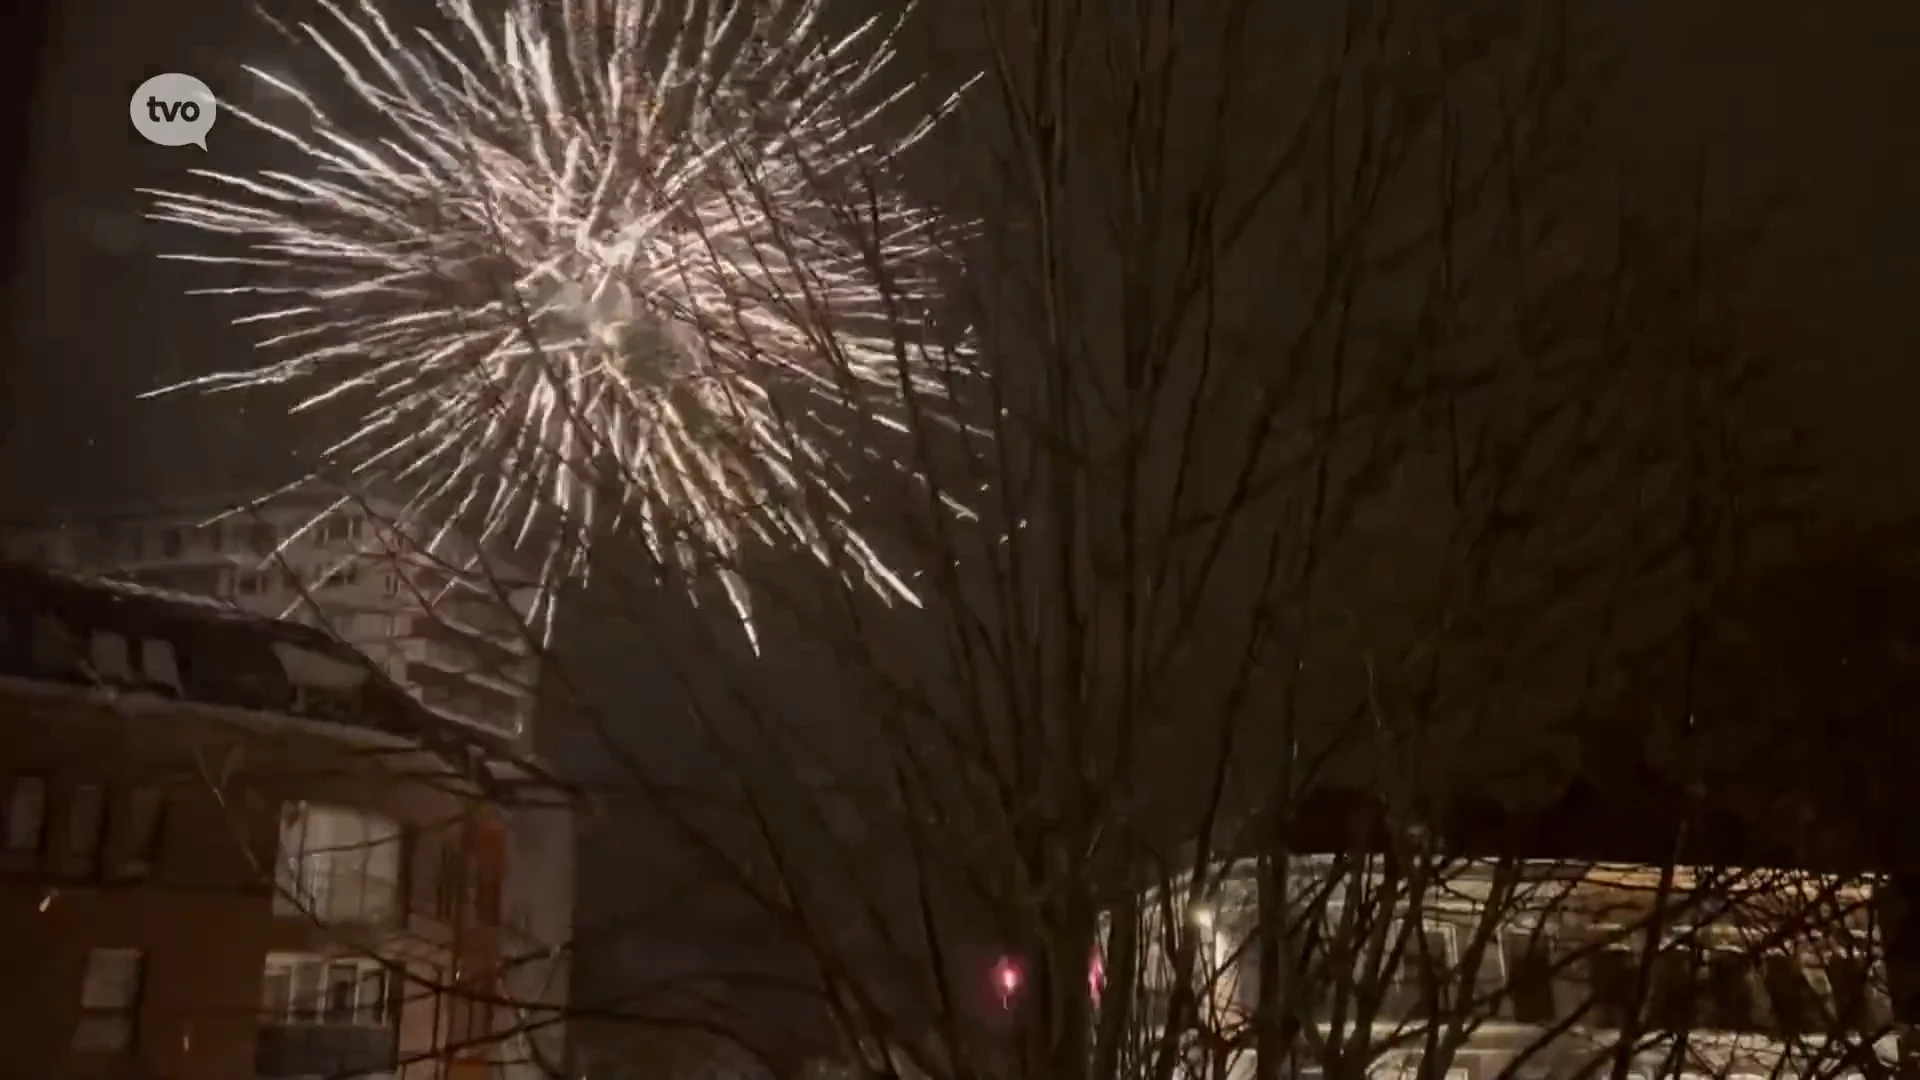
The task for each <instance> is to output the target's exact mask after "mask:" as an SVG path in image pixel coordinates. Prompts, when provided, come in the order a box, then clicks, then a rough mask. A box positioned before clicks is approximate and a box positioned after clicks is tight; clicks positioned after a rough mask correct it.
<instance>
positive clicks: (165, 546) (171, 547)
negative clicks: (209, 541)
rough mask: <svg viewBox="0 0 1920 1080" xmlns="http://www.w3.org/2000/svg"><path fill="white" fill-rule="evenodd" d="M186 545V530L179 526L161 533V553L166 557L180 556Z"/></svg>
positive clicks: (175, 557) (174, 557)
mask: <svg viewBox="0 0 1920 1080" xmlns="http://www.w3.org/2000/svg"><path fill="white" fill-rule="evenodd" d="M186 546H187V536H186V531H185V530H184V529H181V528H179V527H178V526H175V527H173V528H170V529H167V530H166V531H164V532H162V533H161V534H160V554H161V555H163V556H165V557H166V558H169V559H177V558H179V557H180V552H181V551H183V550H185V549H186Z"/></svg>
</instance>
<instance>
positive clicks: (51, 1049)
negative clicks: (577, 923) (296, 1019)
mask: <svg viewBox="0 0 1920 1080" xmlns="http://www.w3.org/2000/svg"><path fill="white" fill-rule="evenodd" d="M0 715H4V716H5V719H6V730H7V732H8V738H7V740H6V741H5V743H4V744H0V782H4V783H6V784H7V785H8V791H9V792H10V791H11V789H12V783H13V782H14V781H16V780H18V779H20V778H33V779H36V780H39V781H42V782H44V783H45V784H46V786H47V789H48V791H49V793H50V799H49V804H48V805H49V813H48V815H47V821H48V824H49V826H50V829H49V833H50V836H51V838H52V839H53V840H55V841H58V840H59V839H60V836H59V830H60V827H61V821H62V817H61V808H62V806H63V803H62V796H63V793H67V792H70V791H71V790H72V789H73V787H74V786H75V785H78V784H98V785H103V786H105V787H106V789H107V791H108V792H109V795H110V799H109V803H108V805H109V808H110V812H109V818H108V825H107V828H106V830H105V835H106V836H108V837H111V835H112V829H113V825H112V820H113V819H112V814H111V809H112V808H113V807H115V806H118V805H120V803H119V802H118V801H117V796H120V795H123V794H124V793H126V792H129V791H131V790H134V789H136V788H141V787H158V788H160V789H161V790H162V791H163V792H164V796H165V803H164V805H165V814H164V816H163V817H162V819H161V830H160V834H159V840H158V843H157V845H156V846H155V848H154V857H153V859H152V863H151V870H150V872H149V873H148V874H147V875H146V876H145V877H144V878H142V879H139V880H130V881H107V880H105V879H103V878H101V877H99V876H96V875H88V876H86V877H80V878H74V877H62V876H60V875H58V874H56V873H55V872H54V863H53V862H52V861H51V859H50V858H49V857H48V856H46V855H43V856H41V857H39V858H34V859H25V860H23V859H19V858H14V859H11V860H10V861H8V862H7V863H6V864H5V865H3V866H0V957H4V961H3V962H0V966H4V968H5V969H6V970H7V972H8V974H9V978H7V979H5V980H0V1045H4V1046H6V1047H7V1048H8V1054H9V1059H10V1060H9V1063H8V1065H7V1067H6V1069H5V1071H6V1072H7V1074H9V1075H22V1076H29V1075H31V1076H53V1075H83V1074H84V1075H93V1076H101V1077H137V1076H151V1075H160V1076H179V1077H193V1078H195V1080H228V1078H232V1080H242V1078H247V1080H251V1078H253V1077H255V1076H256V1075H257V1073H256V1071H255V1050H256V1043H257V1041H258V1038H259V1033H260V1014H261V1011H262V1009H261V1005H262V975H263V968H264V965H265V962H266V958H267V955H268V954H269V953H279V952H291V953H304V954H316V955H340V956H377V957H379V958H381V959H382V960H383V961H385V962H387V963H390V964H392V965H395V967H394V968H393V970H394V972H395V973H396V974H397V973H398V972H399V971H401V970H404V971H405V973H406V978H405V980H404V982H403V981H402V980H400V979H398V978H395V979H392V980H390V981H391V984H392V985H390V988H389V998H388V1002H389V1007H390V1008H391V1009H392V1010H393V1011H394V1018H395V1025H394V1030H395V1038H396V1039H397V1046H398V1057H399V1060H400V1061H401V1062H406V1061H408V1060H410V1059H411V1060H415V1061H417V1062H418V1063H417V1064H415V1065H413V1066H410V1067H408V1068H407V1069H406V1071H405V1072H404V1074H403V1075H404V1076H406V1077H408V1078H411V1080H424V1078H427V1077H436V1076H442V1075H445V1076H449V1077H452V1076H457V1075H460V1072H459V1071H446V1069H447V1066H448V1064H449V1063H450V1060H451V1059H450V1058H449V1060H448V1061H442V1060H441V1058H442V1055H441V1054H439V1053H438V1050H437V1048H439V1047H441V1046H442V1045H443V1044H444V1042H445V1037H446V1036H447V1034H448V1030H447V1029H448V1015H447V1014H448V1012H449V1011H450V1008H451V1007H452V1005H451V999H452V995H449V994H444V993H441V992H439V991H440V989H441V988H442V987H443V986H444V983H445V981H446V980H445V976H444V975H443V974H441V973H444V972H447V971H450V970H453V969H455V968H457V967H460V966H462V965H464V966H466V967H467V968H468V969H469V970H486V969H487V968H489V967H491V966H493V965H494V964H495V958H494V956H493V955H492V954H491V950H492V949H493V948H494V947H495V945H496V940H495V939H494V938H493V937H492V936H490V935H489V933H488V932H487V928H485V927H476V926H474V925H472V923H473V919H472V915H471V912H472V910H473V908H474V906H475V905H474V904H473V903H472V902H471V901H469V902H467V903H465V904H453V905H450V904H449V903H448V902H447V896H448V893H449V885H451V884H453V883H452V882H450V881H448V880H447V879H446V874H445V872H444V868H446V867H448V866H449V865H458V866H461V867H463V871H462V872H463V873H472V874H473V877H474V879H475V880H487V879H489V878H491V879H492V880H495V881H497V880H498V879H499V878H500V876H501V872H500V868H499V867H494V868H492V869H491V871H490V872H489V871H487V870H485V869H484V868H477V867H475V865H474V859H473V856H474V855H475V854H476V852H475V851H474V850H472V849H471V848H472V846H471V845H470V844H469V842H468V837H469V836H471V835H473V832H472V830H470V829H467V828H463V826H465V825H467V824H469V823H470V822H471V821H472V819H473V818H474V817H475V815H476V814H479V815H484V814H487V813H490V810H489V804H487V803H486V802H484V801H482V800H479V799H477V798H475V797H473V796H472V795H470V794H468V793H466V792H463V791H462V790H461V789H460V787H459V785H458V784H456V783H451V782H450V778H449V777H448V776H447V775H446V770H445V767H444V766H443V765H441V764H439V763H438V762H436V761H435V760H434V759H431V758H429V757H427V756H426V755H424V754H421V753H419V752H417V751H403V750H400V749H398V748H396V747H394V746H392V745H390V744H376V743H371V742H368V741H365V740H360V741H357V742H356V741H348V740H345V739H343V738H342V737H341V735H340V733H338V732H331V733H325V734H321V733H316V732H314V731H311V730H306V729H305V728H304V727H303V725H302V724H300V723H298V722H294V721H289V720H286V719H285V718H273V717H266V716H254V715H246V714H241V713H238V712H237V711H233V710H219V709H209V708H202V707H199V706H194V705H184V704H181V705H169V706H167V707H158V708H151V709H148V710H144V711H139V712H130V711H129V710H128V709H127V708H126V707H125V706H124V704H122V705H121V706H120V707H115V706H114V705H113V704H112V703H105V702H100V701H97V700H88V698H87V696H86V695H76V694H73V693H67V692H54V693H49V692H47V691H45V690H43V689H41V688H31V689H24V690H23V689H20V688H17V687H12V686H7V687H0ZM301 800H307V801H310V802H312V803H315V804H319V805H327V806H346V807H356V808H361V809H366V810H372V811H377V812H379V813H382V814H384V815H386V816H389V817H391V818H393V819H395V820H397V821H399V822H400V823H402V825H403V826H404V827H405V828H406V832H405V833H404V834H403V836H404V839H403V856H402V867H401V869H402V873H401V884H400V889H401V895H402V898H403V904H402V907H403V910H404V915H403V916H401V917H399V918H397V919H395V920H394V921H392V922H391V923H390V924H388V925H384V926H371V927H355V926H321V925H318V924H317V923H316V921H315V920H314V919H313V918H312V917H311V916H310V915H306V914H299V913H293V914H286V913H282V912H278V911H276V904H275V889H274V886H273V867H274V865H275V863H274V849H275V845H276V840H277V836H278V831H279V823H280V816H281V813H282V809H283V807H285V806H287V805H289V804H292V803H297V802H299V801H301ZM7 805H8V804H6V803H0V814H4V813H5V812H6V806H7ZM450 854H451V856H452V858H449V855H450ZM479 906H481V907H485V906H488V905H485V904H481V905H479ZM491 906H492V907H495V908H497V906H498V905H497V903H496V904H493V905H491ZM95 948H133V949H139V950H141V951H142V952H144V953H145V977H144V982H143V986H142V989H141V993H140V996H139V1001H138V1026H137V1037H136V1038H137V1042H136V1048H135V1052H134V1053H132V1054H114V1053H109V1054H105V1055H87V1054H76V1053H75V1052H74V1051H73V1050H72V1049H71V1042H72V1039H73V1033H74V1031H75V1026H76V1023H77V1021H78V1018H79V1015H80V1001H81V984H82V979H83V974H84V970H85V966H86V958H87V955H88V951H89V950H90V949H95ZM474 1056H476V1057H477V1056H480V1055H474ZM142 1069H145V1070H147V1071H144V1072H143V1071H141V1070H142ZM464 1071H465V1072H466V1073H467V1074H469V1075H479V1074H480V1073H481V1072H482V1071H483V1066H481V1065H479V1064H475V1065H472V1066H469V1067H467V1068H466V1069H465V1070H464Z"/></svg>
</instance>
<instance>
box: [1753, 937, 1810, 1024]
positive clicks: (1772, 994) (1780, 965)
mask: <svg viewBox="0 0 1920 1080" xmlns="http://www.w3.org/2000/svg"><path fill="white" fill-rule="evenodd" d="M1760 972H1761V979H1762V985H1763V986H1764V987H1765V989H1766V992H1767V1011H1768V1012H1769V1013H1771V1014H1772V1018H1773V1027H1774V1030H1775V1032H1776V1033H1778V1034H1780V1035H1805V1034H1808V1033H1810V1032H1811V1031H1812V1030H1813V1016H1814V1001H1815V999H1814V990H1813V987H1812V985H1811V984H1809V983H1808V981H1807V973H1806V971H1805V970H1804V969H1803V968H1802V967H1801V966H1800V961H1799V958H1797V957H1794V956H1790V955H1785V954H1781V953H1775V954H1773V955H1771V956H1768V957H1767V958H1766V960H1765V962H1764V963H1762V965H1761V969H1760Z"/></svg>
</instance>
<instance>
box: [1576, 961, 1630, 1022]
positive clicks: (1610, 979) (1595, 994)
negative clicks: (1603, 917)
mask: <svg viewBox="0 0 1920 1080" xmlns="http://www.w3.org/2000/svg"><path fill="white" fill-rule="evenodd" d="M1634 967H1635V964H1634V957H1633V953H1632V951H1631V949H1630V947H1629V946H1627V945H1626V944H1624V943H1622V944H1612V945H1608V946H1606V947H1605V948H1602V949H1600V950H1599V951H1597V952H1595V953H1594V954H1593V956H1592V958H1591V959H1589V960H1588V974H1589V976H1590V977H1591V979H1592V980H1593V981H1592V985H1591V986H1590V987H1589V990H1590V992H1591V994H1592V1004H1593V1011H1592V1012H1591V1013H1590V1014H1589V1015H1590V1016H1592V1018H1593V1021H1592V1026H1594V1027H1597V1028H1602V1029H1606V1030H1610V1031H1617V1030H1619V1029H1620V1028H1622V1027H1625V1026H1626V1020H1627V1014H1628V1013H1629V1012H1630V1011H1632V1009H1633V1007H1634V988H1633V971H1634Z"/></svg>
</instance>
